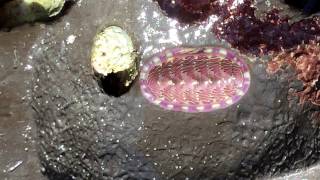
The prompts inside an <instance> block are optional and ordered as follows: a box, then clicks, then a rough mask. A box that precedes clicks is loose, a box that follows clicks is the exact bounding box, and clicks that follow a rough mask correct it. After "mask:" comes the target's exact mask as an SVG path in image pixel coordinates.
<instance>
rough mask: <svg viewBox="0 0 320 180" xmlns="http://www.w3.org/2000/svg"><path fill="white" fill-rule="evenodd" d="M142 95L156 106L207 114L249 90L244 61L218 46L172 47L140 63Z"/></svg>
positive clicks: (225, 105)
mask: <svg viewBox="0 0 320 180" xmlns="http://www.w3.org/2000/svg"><path fill="white" fill-rule="evenodd" d="M140 85H141V90H142V94H143V95H144V96H145V97H146V98H147V99H148V100H149V101H150V102H152V103H153V104H156V105H159V106H160V107H162V108H164V109H167V110H173V111H184V112H209V111H212V110H215V109H222V108H226V107H228V106H230V105H232V104H235V103H236V102H238V101H239V100H240V99H241V97H243V96H244V95H245V94H246V92H247V91H248V89H249V86H250V73H249V69H248V66H247V64H246V62H245V60H244V59H243V58H242V57H241V56H239V55H238V54H237V53H235V52H233V51H232V50H229V49H225V48H222V47H202V48H173V49H167V50H165V51H163V52H161V53H158V54H156V55H154V56H153V57H152V58H151V59H150V60H149V61H147V62H146V63H145V64H141V75H140Z"/></svg>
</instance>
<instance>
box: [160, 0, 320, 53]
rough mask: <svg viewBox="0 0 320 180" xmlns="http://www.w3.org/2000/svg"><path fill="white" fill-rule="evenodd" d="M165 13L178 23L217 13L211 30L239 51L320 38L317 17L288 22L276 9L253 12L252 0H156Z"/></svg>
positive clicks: (278, 47) (264, 50)
mask: <svg viewBox="0 0 320 180" xmlns="http://www.w3.org/2000/svg"><path fill="white" fill-rule="evenodd" d="M157 2H158V3H159V5H160V7H161V9H162V10H163V11H165V12H166V14H167V15H168V16H169V17H173V18H176V19H178V20H179V21H180V22H182V23H189V24H190V23H191V24H192V23H196V22H201V21H204V20H206V19H207V18H208V17H209V16H210V15H217V16H218V17H219V20H218V21H217V22H216V23H215V24H214V25H213V27H212V32H213V33H214V34H215V35H216V36H217V38H218V39H220V40H225V41H226V42H228V43H230V44H231V46H232V47H233V48H237V49H239V50H240V51H241V52H242V53H249V54H253V55H257V56H260V55H265V54H268V53H270V52H279V51H281V50H282V49H290V48H293V47H295V46H297V45H299V44H302V43H303V42H305V43H308V42H309V41H317V40H320V17H317V16H314V17H311V18H307V19H303V20H301V21H298V22H295V23H292V24H291V23H290V22H289V19H288V18H286V17H280V15H279V10H277V9H272V10H270V11H268V12H266V16H265V17H264V18H258V17H256V16H255V11H256V8H255V7H254V5H253V3H254V1H253V0H244V1H243V2H242V3H238V4H237V5H236V6H234V3H235V2H236V1H235V0H227V1H224V2H223V3H222V2H220V1H217V0H200V1H196V0H157Z"/></svg>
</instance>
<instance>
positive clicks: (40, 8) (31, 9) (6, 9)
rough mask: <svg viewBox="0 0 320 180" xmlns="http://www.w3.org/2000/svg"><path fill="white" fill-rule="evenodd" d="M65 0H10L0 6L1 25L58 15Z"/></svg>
mask: <svg viewBox="0 0 320 180" xmlns="http://www.w3.org/2000/svg"><path fill="white" fill-rule="evenodd" d="M64 4H65V0H12V1H9V2H8V3H6V4H4V5H3V6H2V7H0V17H3V18H2V19H1V20H0V23H1V25H0V26H2V27H14V26H17V25H20V24H24V23H30V22H35V21H39V20H47V19H49V18H51V17H54V16H56V15H58V14H59V13H60V12H61V10H62V9H63V7H64Z"/></svg>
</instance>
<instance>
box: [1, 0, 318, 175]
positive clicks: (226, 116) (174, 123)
mask: <svg viewBox="0 0 320 180" xmlns="http://www.w3.org/2000/svg"><path fill="white" fill-rule="evenodd" d="M115 9H116V11H115ZM155 19H156V21H155ZM216 21H217V19H216V18H215V17H210V18H209V19H208V20H206V21H204V22H203V23H201V24H198V25H193V26H186V25H183V24H180V23H178V22H177V21H176V20H174V19H170V18H168V17H166V16H165V15H164V14H163V11H161V10H160V8H159V7H158V4H157V3H155V2H154V1H152V0H110V1H100V0H90V1H79V2H78V3H77V4H75V5H74V6H73V7H72V11H70V12H69V13H68V14H66V15H65V16H64V17H63V18H61V19H60V20H59V21H57V22H55V23H52V24H49V25H41V26H40V25H36V26H38V27H39V28H40V29H41V31H39V32H38V33H37V36H35V38H34V41H32V42H33V43H32V45H30V46H29V47H30V49H29V51H28V55H30V56H31V57H32V58H29V60H28V62H30V63H31V65H32V69H31V70H30V74H31V73H32V74H31V75H29V77H30V78H32V80H28V81H27V82H29V85H27V86H26V87H28V89H29V90H30V91H29V93H27V95H29V96H28V97H30V98H31V100H30V109H29V112H31V111H32V112H33V115H34V116H33V118H34V120H35V124H36V127H37V137H38V138H37V142H38V148H39V149H38V153H39V157H40V161H41V165H42V166H43V172H44V174H45V175H46V176H47V177H48V178H49V179H62V180H63V179H119V180H120V179H186V178H189V179H254V178H257V177H268V176H271V175H280V174H282V173H286V172H289V171H291V170H296V169H298V168H304V167H307V166H309V165H312V164H315V163H317V162H318V160H319V157H320V156H319V155H320V154H319V153H320V150H319V147H320V144H319V143H320V142H319V140H320V134H319V128H317V127H314V125H313V124H312V121H311V116H310V115H311V114H312V113H314V112H318V111H319V108H318V107H317V106H314V105H313V104H311V103H310V104H305V105H304V106H300V105H299V99H298V98H297V97H294V96H290V95H289V91H290V89H291V88H294V89H298V88H303V84H301V83H300V82H299V81H297V80H292V79H289V78H290V77H292V76H293V75H294V71H293V69H290V68H288V69H286V70H285V71H283V72H282V73H281V74H280V73H279V74H277V75H272V76H271V75H270V74H268V73H267V72H266V62H265V61H264V59H263V58H248V60H247V64H248V66H249V71H250V74H251V82H250V84H251V85H250V89H249V90H248V92H247V94H246V95H245V96H243V98H242V99H241V100H240V101H239V102H238V103H235V104H233V105H231V106H229V107H228V108H225V109H220V110H216V111H213V112H209V113H195V114H194V113H193V114H191V113H185V112H172V111H168V110H164V109H162V108H159V107H157V106H155V105H152V104H151V103H149V101H147V100H146V99H145V98H144V97H143V96H142V94H141V91H140V86H139V84H138V83H137V82H136V83H134V84H133V86H132V87H131V89H130V91H129V92H128V93H126V94H124V95H122V96H120V97H111V96H108V95H107V94H105V93H103V91H102V90H101V89H100V87H99V85H98V83H97V82H96V81H95V79H94V77H93V73H92V69H91V65H90V54H91V46H92V42H93V39H94V36H95V34H96V32H97V29H98V28H99V26H100V25H101V24H103V23H105V22H109V23H110V24H117V25H119V26H121V27H123V28H125V29H128V31H129V32H133V33H134V36H135V37H136V38H137V39H138V41H139V45H140V46H139V47H138V51H139V53H140V54H141V55H142V61H143V62H144V63H145V62H146V61H148V59H149V57H151V56H152V55H153V54H155V53H157V52H161V51H162V50H163V49H165V48H170V47H174V46H178V45H182V44H183V45H190V46H204V45H208V44H211V45H220V46H228V45H227V44H223V43H221V42H220V41H218V40H217V38H216V37H214V35H213V33H212V30H211V27H212V25H213V23H214V22H216ZM84 22H85V23H84ZM31 108H32V110H31ZM0 112H1V111H0Z"/></svg>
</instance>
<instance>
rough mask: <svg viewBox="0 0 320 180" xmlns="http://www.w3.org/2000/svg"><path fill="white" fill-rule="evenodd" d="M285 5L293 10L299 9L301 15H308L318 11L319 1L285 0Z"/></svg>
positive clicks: (319, 7)
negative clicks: (293, 8) (301, 12)
mask: <svg viewBox="0 0 320 180" xmlns="http://www.w3.org/2000/svg"><path fill="white" fill-rule="evenodd" d="M285 3H286V4H289V5H291V6H293V7H295V8H298V9H301V10H302V11H303V13H305V14H308V15H310V14H313V13H316V12H319V11H320V1H319V0H285Z"/></svg>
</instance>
